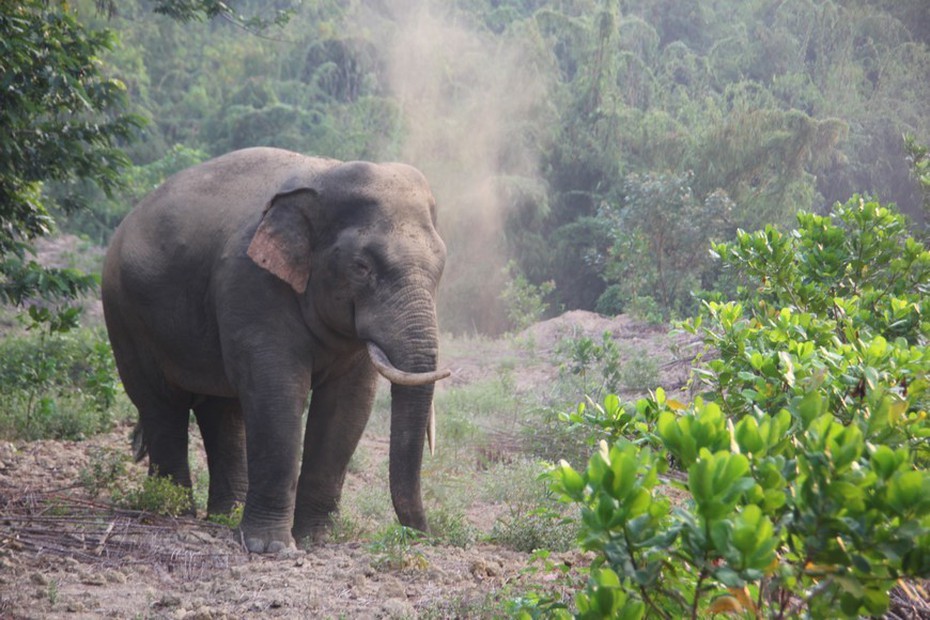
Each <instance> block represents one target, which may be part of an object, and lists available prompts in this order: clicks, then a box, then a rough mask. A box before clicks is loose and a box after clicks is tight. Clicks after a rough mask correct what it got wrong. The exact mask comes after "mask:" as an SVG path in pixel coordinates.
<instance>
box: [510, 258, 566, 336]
mask: <svg viewBox="0 0 930 620" xmlns="http://www.w3.org/2000/svg"><path fill="white" fill-rule="evenodd" d="M504 275H505V276H506V277H507V278H508V280H507V284H506V286H505V287H504V290H503V291H502V292H501V301H503V302H504V306H505V307H506V309H507V319H508V320H509V322H510V327H511V329H512V330H513V331H517V332H519V331H523V330H524V329H526V328H527V327H529V326H530V325H532V324H534V323H536V322H537V321H539V319H541V318H542V316H543V315H544V314H545V313H546V311H547V310H548V309H549V304H547V303H546V302H545V299H546V297H547V296H548V295H550V294H551V293H552V292H553V291H554V290H555V282H553V281H551V280H549V281H546V282H543V283H542V284H532V283H531V282H530V281H529V280H527V279H526V276H524V275H523V274H522V273H520V271H519V268H518V267H517V264H516V262H514V261H510V262H509V263H507V266H506V267H505V268H504Z"/></svg>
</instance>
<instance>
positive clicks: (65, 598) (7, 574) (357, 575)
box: [0, 311, 689, 620]
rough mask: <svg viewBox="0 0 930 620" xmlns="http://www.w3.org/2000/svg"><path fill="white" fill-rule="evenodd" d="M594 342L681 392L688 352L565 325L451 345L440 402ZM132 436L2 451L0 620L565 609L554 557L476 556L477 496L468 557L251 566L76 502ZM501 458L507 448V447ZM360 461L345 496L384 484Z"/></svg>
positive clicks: (481, 512) (479, 552) (196, 525)
mask: <svg viewBox="0 0 930 620" xmlns="http://www.w3.org/2000/svg"><path fill="white" fill-rule="evenodd" d="M605 331H607V332H610V333H611V334H612V335H613V336H614V338H615V339H617V340H618V341H619V342H620V343H621V350H622V351H624V352H625V354H628V355H630V356H631V357H632V358H633V359H634V360H635V359H636V358H638V357H639V356H650V357H651V358H652V359H655V360H657V362H658V368H659V379H660V381H661V384H662V385H665V386H666V387H667V389H668V388H669V387H671V388H675V387H676V386H677V387H680V386H683V385H684V383H685V379H686V376H687V368H688V364H687V360H686V359H685V360H684V362H682V359H684V358H686V357H687V355H682V353H681V351H682V347H685V348H687V347H688V346H689V343H688V342H687V341H684V340H682V339H681V338H678V339H677V340H676V341H675V342H676V344H677V349H675V348H674V347H672V348H670V344H672V339H671V338H670V336H669V335H668V333H667V330H666V329H665V328H660V327H653V326H648V325H645V324H641V323H638V322H636V321H634V320H632V319H630V318H629V317H624V316H620V317H613V318H610V317H603V316H599V315H596V314H593V313H588V312H577V311H576V312H569V313H567V314H565V315H562V316H561V317H558V318H556V319H552V320H549V321H545V322H542V323H539V324H537V325H535V326H533V327H531V328H529V329H528V330H526V331H525V332H523V333H521V334H519V335H517V336H512V337H508V338H502V339H498V340H488V339H482V338H475V339H471V340H469V339H455V340H454V341H453V343H452V344H451V345H450V346H448V347H446V350H445V352H444V359H443V362H442V364H443V366H445V367H449V368H451V369H452V370H453V376H452V378H451V379H449V380H448V381H447V382H446V384H445V385H443V386H442V387H441V388H440V389H444V390H449V389H453V388H456V387H461V386H466V385H468V384H471V383H476V382H479V381H484V380H487V379H489V378H493V377H494V376H495V374H497V373H499V372H500V369H501V368H502V367H506V368H509V369H510V373H511V374H512V376H513V381H514V385H515V388H514V389H516V390H519V391H521V392H526V393H531V392H532V391H533V390H545V389H547V388H548V386H549V385H551V384H552V382H553V381H555V379H556V378H557V377H558V362H557V360H556V359H555V353H554V352H555V349H556V347H557V345H558V343H559V342H560V341H561V340H562V339H564V338H566V337H575V338H577V337H580V336H587V337H590V338H592V339H594V340H596V341H599V340H600V338H601V334H602V333H603V332H605ZM652 387H654V386H643V391H645V390H646V389H651V388H652ZM439 416H440V419H439V425H440V433H439V434H440V439H441V438H442V412H441V411H440V412H439ZM130 431H131V424H130V423H128V422H127V423H124V424H123V425H121V426H120V427H118V428H116V429H115V430H113V431H112V432H111V433H108V434H106V435H101V436H97V437H93V438H91V439H88V440H87V441H82V442H68V441H36V442H16V443H9V442H7V443H0V618H100V617H111V618H130V617H136V618H179V619H180V618H187V619H198V620H206V619H211V618H243V617H259V616H261V617H279V618H309V617H313V618H417V617H420V618H427V617H431V618H458V617H499V616H500V615H502V614H503V613H504V607H503V606H502V601H505V600H509V599H512V598H514V597H517V596H520V595H521V594H523V593H525V592H527V591H530V590H534V589H535V590H546V591H550V592H553V593H555V594H558V595H562V596H565V597H566V598H567V597H570V596H571V595H572V592H573V589H574V588H575V587H577V584H578V583H579V582H580V580H581V577H580V576H579V572H578V569H579V568H580V567H583V566H584V565H585V564H586V563H587V561H588V558H585V557H584V556H583V555H581V554H580V553H577V552H566V553H561V554H553V555H552V556H551V557H549V559H548V562H543V561H540V560H538V559H537V560H534V559H533V557H532V555H531V554H529V553H522V552H517V551H513V550H511V549H507V548H504V547H502V546H498V545H494V544H491V543H488V542H480V541H483V540H488V538H487V536H486V535H487V534H488V533H489V532H490V530H491V528H492V527H493V526H494V523H495V521H496V520H497V518H498V517H499V516H500V515H501V514H503V513H504V512H505V511H506V507H505V506H504V505H503V504H501V503H500V502H493V501H490V500H487V499H484V498H482V497H475V498H474V500H473V501H472V502H471V505H469V506H468V507H467V510H466V511H465V514H466V515H467V517H468V520H469V521H470V522H471V524H472V525H473V526H474V527H476V528H478V529H479V530H480V532H481V533H482V534H483V535H484V537H483V538H482V537H479V539H478V540H479V542H477V543H475V544H472V545H470V546H467V547H465V548H460V547H455V546H450V545H444V544H436V543H429V542H417V543H414V544H413V545H412V547H411V548H410V549H409V550H408V552H407V553H405V554H401V557H400V558H398V557H396V556H390V554H387V555H386V554H385V552H384V551H383V550H381V551H379V550H377V549H376V548H375V547H374V546H373V545H372V541H371V539H370V537H358V538H352V537H345V536H344V537H342V538H341V540H342V542H324V543H320V544H315V545H313V546H310V547H308V548H305V549H300V550H297V551H293V552H288V553H284V554H281V555H277V556H263V555H254V554H248V553H247V552H246V551H244V550H243V548H242V546H241V545H240V541H239V540H238V537H237V534H236V531H235V530H232V529H229V528H227V527H224V526H220V525H216V524H213V523H209V522H207V521H205V520H203V519H196V518H168V517H161V516H155V515H151V514H146V513H139V512H132V511H126V510H119V509H116V508H114V507H113V506H112V505H111V504H110V503H108V502H106V501H103V500H99V499H94V498H91V497H90V496H89V495H88V492H87V490H86V488H85V485H82V484H81V481H80V479H81V472H82V470H85V469H86V468H87V467H88V466H89V465H90V463H91V459H92V455H93V454H94V453H95V451H99V450H100V449H108V450H110V451H115V452H120V451H122V452H124V453H125V454H129V452H130V447H129V441H128V435H129V434H130ZM488 432H489V433H491V434H493V432H494V429H488ZM502 445H503V447H501V448H500V449H501V450H505V451H506V450H513V451H519V450H520V446H519V442H513V443H512V444H508V443H507V442H503V444H502ZM360 449H361V451H362V452H363V453H364V454H365V458H364V462H363V464H362V465H361V466H359V467H354V468H351V469H350V473H349V479H348V480H347V485H346V491H345V494H346V495H347V496H352V495H353V494H357V493H362V492H365V491H366V490H369V491H370V487H371V486H372V485H377V484H383V482H381V480H383V477H382V478H379V477H377V476H374V475H373V474H372V472H373V471H379V470H383V469H384V468H385V467H386V465H385V462H386V459H387V437H386V432H381V433H380V434H379V432H378V429H377V428H374V429H371V428H370V429H369V431H368V432H367V433H366V436H365V437H364V438H363V441H362V444H361V448H360ZM444 449H446V450H449V449H455V446H443V445H442V444H440V446H439V450H444ZM427 458H429V457H427ZM132 467H133V471H132V475H136V476H141V475H142V474H143V469H142V468H143V465H134V466H132ZM478 467H479V464H477V463H476V465H475V470H476V475H477V469H478ZM433 483H434V484H438V485H440V486H441V485H442V484H443V481H442V480H436V481H433ZM452 483H453V481H451V480H450V481H449V484H452ZM384 495H385V497H386V496H387V494H386V491H384ZM386 510H390V508H389V505H388V507H387V508H386Z"/></svg>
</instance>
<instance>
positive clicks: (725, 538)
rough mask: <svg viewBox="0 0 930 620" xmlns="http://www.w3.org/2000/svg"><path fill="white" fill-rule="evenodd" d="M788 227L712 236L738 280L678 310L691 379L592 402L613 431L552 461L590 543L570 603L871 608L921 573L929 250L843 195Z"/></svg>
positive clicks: (927, 554) (697, 613) (927, 545)
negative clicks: (700, 305) (702, 351)
mask: <svg viewBox="0 0 930 620" xmlns="http://www.w3.org/2000/svg"><path fill="white" fill-rule="evenodd" d="M798 222H799V227H798V229H797V230H795V231H793V232H792V233H791V234H782V233H780V232H779V231H777V230H776V229H774V228H767V229H766V230H764V231H760V232H758V233H753V234H747V233H739V235H738V238H737V239H736V241H734V242H733V243H731V244H721V245H715V246H714V250H715V252H716V254H717V255H718V256H720V257H721V258H722V259H723V262H724V265H725V266H726V267H727V268H729V269H733V270H735V272H736V273H737V275H738V276H739V277H740V278H742V279H743V281H744V284H745V286H744V288H743V289H742V294H743V299H742V300H741V301H731V302H727V303H716V302H714V303H707V304H706V305H705V308H704V310H703V312H702V313H701V314H700V315H699V316H698V317H696V318H695V319H693V320H691V321H688V322H686V323H685V324H683V327H684V329H686V330H688V331H690V332H692V333H695V334H700V335H701V336H702V337H703V339H704V342H705V344H706V345H707V347H708V350H709V351H713V352H715V353H716V356H713V355H708V356H707V357H708V358H710V359H711V361H709V362H708V363H707V364H706V365H704V366H700V367H697V368H695V373H696V382H697V384H698V385H699V386H701V387H702V388H703V389H704V391H703V393H702V394H701V395H700V396H698V397H697V398H695V400H694V402H692V403H690V404H684V403H679V402H676V401H674V400H670V399H667V398H666V396H665V393H664V391H662V390H661V389H657V390H656V392H655V394H654V396H653V397H651V398H648V399H643V400H641V401H640V402H639V403H637V404H636V406H635V407H624V406H622V405H620V404H619V403H618V401H617V399H615V398H608V399H607V400H605V403H604V406H603V407H600V408H598V409H599V410H603V413H604V414H605V415H596V416H592V422H593V423H594V424H593V426H594V428H596V430H597V432H598V433H599V434H600V436H606V437H608V438H610V439H611V440H612V441H613V445H612V446H609V445H608V443H607V441H602V442H601V444H600V448H599V450H598V451H597V452H596V453H595V454H594V455H593V456H592V457H591V459H590V460H589V462H588V464H587V467H586V468H585V469H584V470H583V471H576V470H575V469H573V468H572V467H571V466H569V465H568V464H567V463H564V462H563V463H561V464H560V465H559V466H557V467H556V468H555V469H554V470H553V472H552V477H553V479H554V484H555V488H556V489H557V490H558V491H559V492H560V493H561V494H562V496H563V497H564V498H565V499H566V500H567V501H570V502H574V503H577V504H578V505H579V506H580V507H581V511H582V523H581V530H582V533H581V537H580V541H581V546H582V548H583V549H585V550H589V551H593V552H595V553H596V560H595V562H594V563H593V564H592V567H591V572H590V576H589V581H588V586H587V587H586V589H585V590H584V591H582V592H580V593H579V594H578V595H577V598H576V601H575V604H576V608H577V609H576V611H577V613H578V616H579V617H589V618H596V617H611V618H614V617H628V618H640V617H659V618H678V617H686V616H687V617H703V616H706V615H712V614H717V613H735V614H739V615H743V616H749V617H761V616H771V617H786V616H787V617H795V616H806V617H813V618H828V617H829V618H835V617H857V616H863V615H867V616H876V615H881V614H882V613H884V612H885V611H886V610H887V609H888V606H889V595H888V592H889V590H890V588H892V587H893V586H894V585H895V583H896V582H897V581H898V580H899V579H901V578H920V577H927V576H930V471H928V469H927V464H928V456H930V453H928V447H930V446H928V442H930V422H928V420H927V404H928V393H930V392H928V386H930V353H928V351H927V347H926V345H927V341H928V336H930V324H928V322H927V321H926V319H925V316H926V309H927V307H928V296H927V293H928V291H927V283H928V282H930V279H928V276H930V252H927V251H926V250H925V249H924V248H923V246H922V245H921V244H920V243H918V242H916V241H915V240H913V239H911V238H909V237H908V236H907V234H906V229H905V225H904V222H903V220H902V218H901V217H900V216H898V215H897V214H895V213H894V212H893V211H891V210H890V209H888V208H886V207H882V206H881V205H879V204H877V203H874V202H869V201H866V200H863V199H860V198H858V197H856V198H854V199H853V200H851V201H850V202H848V203H846V204H845V205H838V206H837V208H836V209H835V210H834V213H833V214H832V215H831V216H828V217H821V216H815V215H811V214H806V213H801V214H799V216H798ZM581 413H582V414H583V413H584V411H583V410H582V411H581ZM608 413H609V415H606V414H608ZM580 417H582V418H583V416H580ZM582 421H584V420H583V419H582ZM670 464H671V465H672V466H673V467H675V468H676V469H678V470H680V472H679V473H675V472H673V471H670V470H669V467H670ZM663 482H665V483H667V484H672V485H674V486H677V487H680V488H681V489H682V490H683V491H684V492H685V494H686V497H687V500H686V501H680V500H679V501H676V502H674V504H673V502H672V501H671V500H670V499H669V498H668V497H667V494H668V491H666V490H665V489H664V488H663V486H662V483H663Z"/></svg>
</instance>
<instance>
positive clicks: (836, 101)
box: [51, 0, 930, 334]
mask: <svg viewBox="0 0 930 620" xmlns="http://www.w3.org/2000/svg"><path fill="white" fill-rule="evenodd" d="M162 4H167V5H169V6H172V5H173V6H175V7H176V8H177V7H183V6H184V5H185V3H183V2H172V3H162ZM196 5H197V3H192V6H196ZM204 6H206V5H204ZM110 8H111V9H113V12H107V11H101V10H100V3H95V2H91V1H90V0H78V1H77V2H74V3H72V4H71V9H72V10H73V11H74V12H75V13H76V14H77V16H78V18H79V20H80V21H81V22H82V23H84V24H86V25H87V26H88V27H89V28H92V29H104V28H105V29H109V30H111V31H113V32H114V33H116V35H117V36H118V42H117V44H116V45H115V46H114V48H113V49H112V51H111V52H109V53H107V54H105V55H104V57H103V58H102V62H103V65H104V70H105V73H106V74H107V75H109V76H112V77H114V78H117V79H119V80H121V81H122V82H123V83H124V84H125V87H126V89H127V92H128V96H129V101H130V106H131V111H132V112H134V113H136V114H138V115H140V116H141V117H144V118H147V119H149V120H148V123H147V124H146V125H145V127H144V129H143V130H142V136H141V139H138V140H135V141H132V142H128V141H127V143H126V144H125V151H126V152H127V153H128V155H129V157H130V158H131V160H132V162H133V164H134V166H133V167H132V168H131V169H130V170H129V173H128V175H127V180H128V185H127V187H126V188H124V189H122V190H119V191H116V192H115V193H114V194H113V195H112V196H111V197H109V198H107V197H106V196H105V195H104V194H103V192H101V191H100V190H99V189H97V188H96V187H95V186H92V185H90V184H88V185H87V187H86V190H87V192H88V193H89V194H90V195H91V199H90V200H89V201H88V202H89V203H90V204H91V209H89V210H81V211H77V212H73V213H70V214H68V215H65V214H64V213H59V214H58V219H59V223H60V225H61V227H62V228H63V229H64V230H66V231H70V232H76V233H79V234H82V235H85V236H88V237H90V238H91V239H93V240H96V241H98V242H99V243H101V244H103V243H106V241H107V239H108V236H109V235H110V233H111V232H112V230H113V229H114V228H115V226H116V224H117V223H118V222H119V220H120V219H121V218H122V216H123V215H124V214H125V213H126V212H127V211H128V209H129V208H131V206H132V205H133V204H134V203H135V202H136V201H138V200H139V199H140V198H141V197H142V196H144V195H145V194H146V193H148V192H149V191H151V190H152V189H153V188H154V187H155V186H157V185H158V184H159V183H160V182H161V181H162V180H164V178H166V176H167V175H169V174H170V173H172V172H174V171H176V170H179V169H181V168H184V167H187V166H189V165H192V164H194V163H197V162H198V161H201V160H204V159H206V158H208V157H212V156H216V155H219V154H222V153H224V152H227V151H230V150H232V149H237V148H243V147H248V146H259V145H269V146H277V147H282V148H288V149H293V150H297V151H300V152H303V153H308V154H315V155H321V156H327V157H334V158H338V159H346V160H351V159H369V160H376V161H383V160H403V161H406V162H409V163H412V164H413V165H415V166H417V167H419V168H421V169H422V170H423V171H424V172H425V174H426V175H427V178H429V179H430V181H431V184H432V186H433V189H434V193H435V194H436V196H437V199H438V202H439V205H440V225H441V229H442V233H443V235H444V237H445V239H446V242H447V244H448V246H449V261H448V268H447V272H446V275H445V278H444V284H443V289H442V294H441V298H440V314H441V317H440V318H441V323H442V326H443V328H444V329H445V330H447V331H450V332H453V333H463V332H466V333H471V332H476V331H477V332H483V333H491V334H494V333H500V332H502V331H505V330H507V329H509V328H514V327H518V326H517V325H515V324H514V320H517V321H518V320H519V316H518V315H519V313H517V314H514V313H513V312H511V313H510V315H508V312H507V310H508V305H509V306H511V308H510V309H511V310H512V309H513V308H512V306H514V305H515V304H517V305H518V304H519V302H520V298H521V292H524V293H525V292H527V291H529V292H531V293H532V292H537V293H545V294H546V298H545V302H546V303H545V307H547V308H548V309H549V312H550V313H553V314H554V313H558V312H561V311H564V310H568V309H575V308H581V309H591V310H598V311H601V312H604V313H609V314H615V313H621V312H630V313H634V314H637V315H639V316H640V317H644V318H652V319H656V320H662V319H667V318H670V317H676V316H678V317H680V316H688V315H689V314H690V313H691V312H692V311H693V310H694V309H695V307H696V303H697V302H696V301H695V300H696V294H697V295H699V294H700V292H701V291H708V290H726V288H727V286H728V285H727V283H726V282H725V281H724V278H723V276H722V275H721V273H720V270H719V264H718V262H715V261H713V260H712V257H711V255H710V253H709V251H708V247H709V242H710V241H724V240H729V239H732V238H733V237H734V235H735V233H736V231H737V230H738V229H745V230H755V229H759V228H761V227H763V226H764V225H765V224H775V225H790V224H791V223H792V222H793V218H794V214H795V213H796V212H797V211H798V210H801V209H803V210H807V211H812V212H815V213H825V212H827V211H828V210H829V208H830V206H831V205H832V204H834V203H836V202H837V201H845V200H846V199H847V198H848V197H849V196H850V195H852V194H853V193H856V192H862V193H865V194H869V195H873V196H875V197H877V198H879V199H881V200H882V201H883V202H894V203H896V204H897V205H898V207H899V209H900V210H901V211H903V212H904V213H905V214H907V215H908V216H910V218H911V221H912V222H913V223H914V224H915V226H916V227H921V226H923V225H924V223H925V220H926V217H925V212H924V208H923V198H922V194H921V192H920V189H919V187H918V185H917V183H916V181H915V180H914V179H913V178H912V177H911V175H910V167H909V165H908V162H907V150H906V148H905V139H904V136H905V135H912V136H914V137H916V139H917V141H918V142H920V143H926V142H927V141H928V140H930V49H928V43H930V12H928V11H927V9H926V7H925V6H924V4H923V3H922V1H921V0H904V1H890V0H849V1H845V2H833V1H829V0H828V1H825V2H819V1H818V2H812V1H810V0H750V1H743V0H717V1H713V2H700V3H692V2H677V1H675V0H606V1H599V0H562V1H558V2H544V1H541V0H499V1H488V0H463V1H458V2H449V3H446V2H442V3H440V2H412V1H388V0H385V1H377V2H376V1H353V2H337V1H335V0H306V1H304V2H300V3H298V2H295V1H291V0H279V1H278V2H275V3H266V2H255V1H244V2H240V3H236V4H235V10H236V11H238V12H239V13H225V14H224V15H225V17H226V18H225V19H213V20H204V21H199V20H197V19H190V20H184V19H176V17H177V16H174V17H172V16H166V15H160V14H157V13H154V12H153V10H152V8H153V6H152V4H151V3H149V2H145V1H140V0H135V1H129V2H121V3H118V5H117V4H115V3H114V4H112V5H111V6H110ZM240 14H241V16H240ZM282 15H284V16H287V17H288V19H287V21H286V24H284V25H283V26H271V27H265V28H261V30H260V31H259V32H256V31H255V30H254V28H253V27H252V26H254V25H255V24H256V23H257V20H264V21H265V22H266V23H265V24H264V25H265V26H268V25H269V24H268V22H271V21H274V20H275V19H277V18H279V17H280V16H282ZM242 16H244V17H242ZM182 17H183V16H182ZM188 17H196V14H195V13H192V14H191V15H189V16H188ZM256 18H257V19H256ZM250 19H251V21H249V20H250ZM250 24H251V25H250ZM51 193H54V192H51Z"/></svg>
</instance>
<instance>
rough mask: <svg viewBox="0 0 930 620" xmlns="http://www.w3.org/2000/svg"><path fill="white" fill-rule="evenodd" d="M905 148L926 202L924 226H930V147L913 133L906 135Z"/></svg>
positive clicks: (913, 173) (924, 203)
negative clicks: (918, 140)
mask: <svg viewBox="0 0 930 620" xmlns="http://www.w3.org/2000/svg"><path fill="white" fill-rule="evenodd" d="M904 148H905V149H906V150H907V154H908V161H909V163H910V165H911V174H912V175H913V176H914V177H915V178H916V179H917V182H918V183H919V184H920V189H921V192H922V193H923V197H924V202H923V207H924V212H923V216H924V226H925V227H926V226H928V225H930V224H928V222H927V216H928V214H930V149H927V147H926V146H924V145H922V144H919V143H918V142H917V139H916V138H915V137H914V136H912V135H907V136H904Z"/></svg>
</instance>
